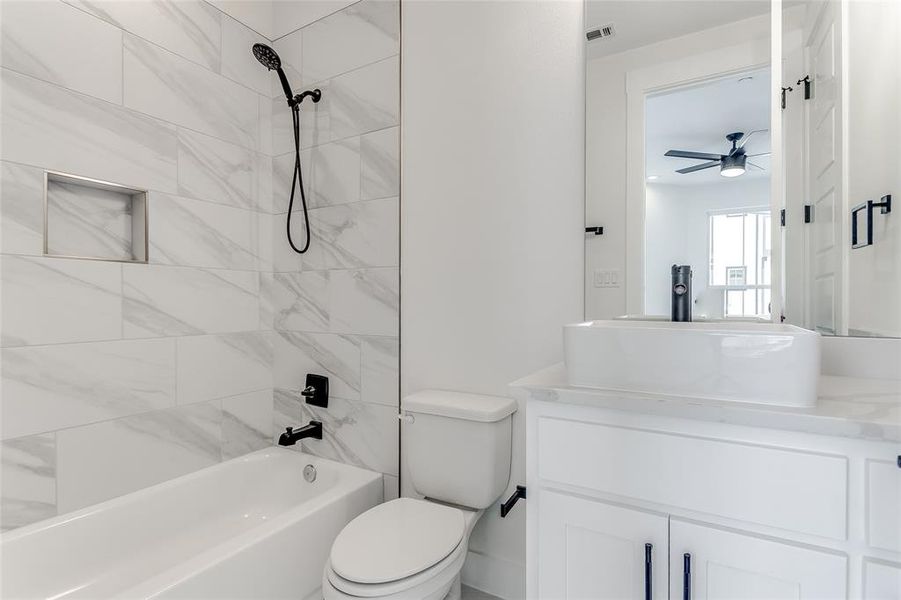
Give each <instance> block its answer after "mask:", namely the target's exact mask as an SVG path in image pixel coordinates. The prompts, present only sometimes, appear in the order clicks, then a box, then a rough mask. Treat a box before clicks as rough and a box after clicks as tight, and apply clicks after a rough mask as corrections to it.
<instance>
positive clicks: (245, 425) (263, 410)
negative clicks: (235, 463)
mask: <svg viewBox="0 0 901 600" xmlns="http://www.w3.org/2000/svg"><path fill="white" fill-rule="evenodd" d="M272 405H273V394H272V390H260V391H258V392H251V393H249V394H240V395H238V396H231V397H229V398H223V399H222V460H228V459H231V458H236V457H238V456H244V455H245V454H248V453H250V452H254V451H256V450H262V449H263V448H266V447H268V446H270V445H271V444H272V420H273V416H272V414H273V413H272Z"/></svg>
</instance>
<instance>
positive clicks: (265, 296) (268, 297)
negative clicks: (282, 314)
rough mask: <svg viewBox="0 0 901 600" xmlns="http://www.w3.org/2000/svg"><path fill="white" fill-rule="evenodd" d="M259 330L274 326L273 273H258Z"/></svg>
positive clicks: (269, 328) (268, 329)
mask: <svg viewBox="0 0 901 600" xmlns="http://www.w3.org/2000/svg"><path fill="white" fill-rule="evenodd" d="M259 276H260V330H262V331H270V330H272V329H273V328H274V327H275V275H274V274H273V273H260V274H259Z"/></svg>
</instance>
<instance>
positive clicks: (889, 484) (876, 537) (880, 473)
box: [867, 460, 901, 552]
mask: <svg viewBox="0 0 901 600" xmlns="http://www.w3.org/2000/svg"><path fill="white" fill-rule="evenodd" d="M867 543H868V544H869V545H870V546H871V547H873V548H880V549H882V550H892V551H894V552H901V468H899V467H898V464H897V463H896V462H889V461H884V460H868V461H867Z"/></svg>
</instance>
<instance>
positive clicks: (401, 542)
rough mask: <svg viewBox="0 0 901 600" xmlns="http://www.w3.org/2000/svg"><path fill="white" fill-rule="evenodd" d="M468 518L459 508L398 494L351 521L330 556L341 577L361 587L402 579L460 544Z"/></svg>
mask: <svg viewBox="0 0 901 600" xmlns="http://www.w3.org/2000/svg"><path fill="white" fill-rule="evenodd" d="M465 533H466V519H465V518H464V516H463V512H462V511H461V510H460V509H457V508H453V507H450V506H444V505H441V504H436V503H434V502H427V501H425V500H417V499H414V498H398V499H396V500H392V501H390V502H386V503H384V504H380V505H378V506H376V507H374V508H372V509H370V510H368V511H366V512H364V513H363V514H362V515H360V516H358V517H357V518H355V519H354V520H353V521H351V522H350V523H349V524H348V525H347V526H346V527H345V528H344V529H343V530H342V531H341V533H340V534H338V537H337V538H335V542H334V544H332V550H331V554H330V557H329V563H330V564H331V567H332V571H334V573H335V574H336V575H338V576H339V577H340V578H341V579H342V580H345V581H348V582H352V583H356V584H364V585H379V584H386V583H392V582H396V581H401V580H403V579H407V578H409V577H413V576H415V575H418V574H420V573H422V572H424V571H427V570H429V569H431V568H432V567H433V566H435V565H437V564H439V563H440V562H441V561H443V560H444V559H445V558H447V557H448V556H449V555H450V554H451V553H453V551H454V550H455V549H456V548H457V547H458V546H459V545H460V542H461V541H462V540H463V538H464V536H465Z"/></svg>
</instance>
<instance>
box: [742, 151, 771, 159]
mask: <svg viewBox="0 0 901 600" xmlns="http://www.w3.org/2000/svg"><path fill="white" fill-rule="evenodd" d="M769 155H770V153H769V152H758V153H757V154H745V156H746V157H748V158H753V157H755V156H769Z"/></svg>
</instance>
